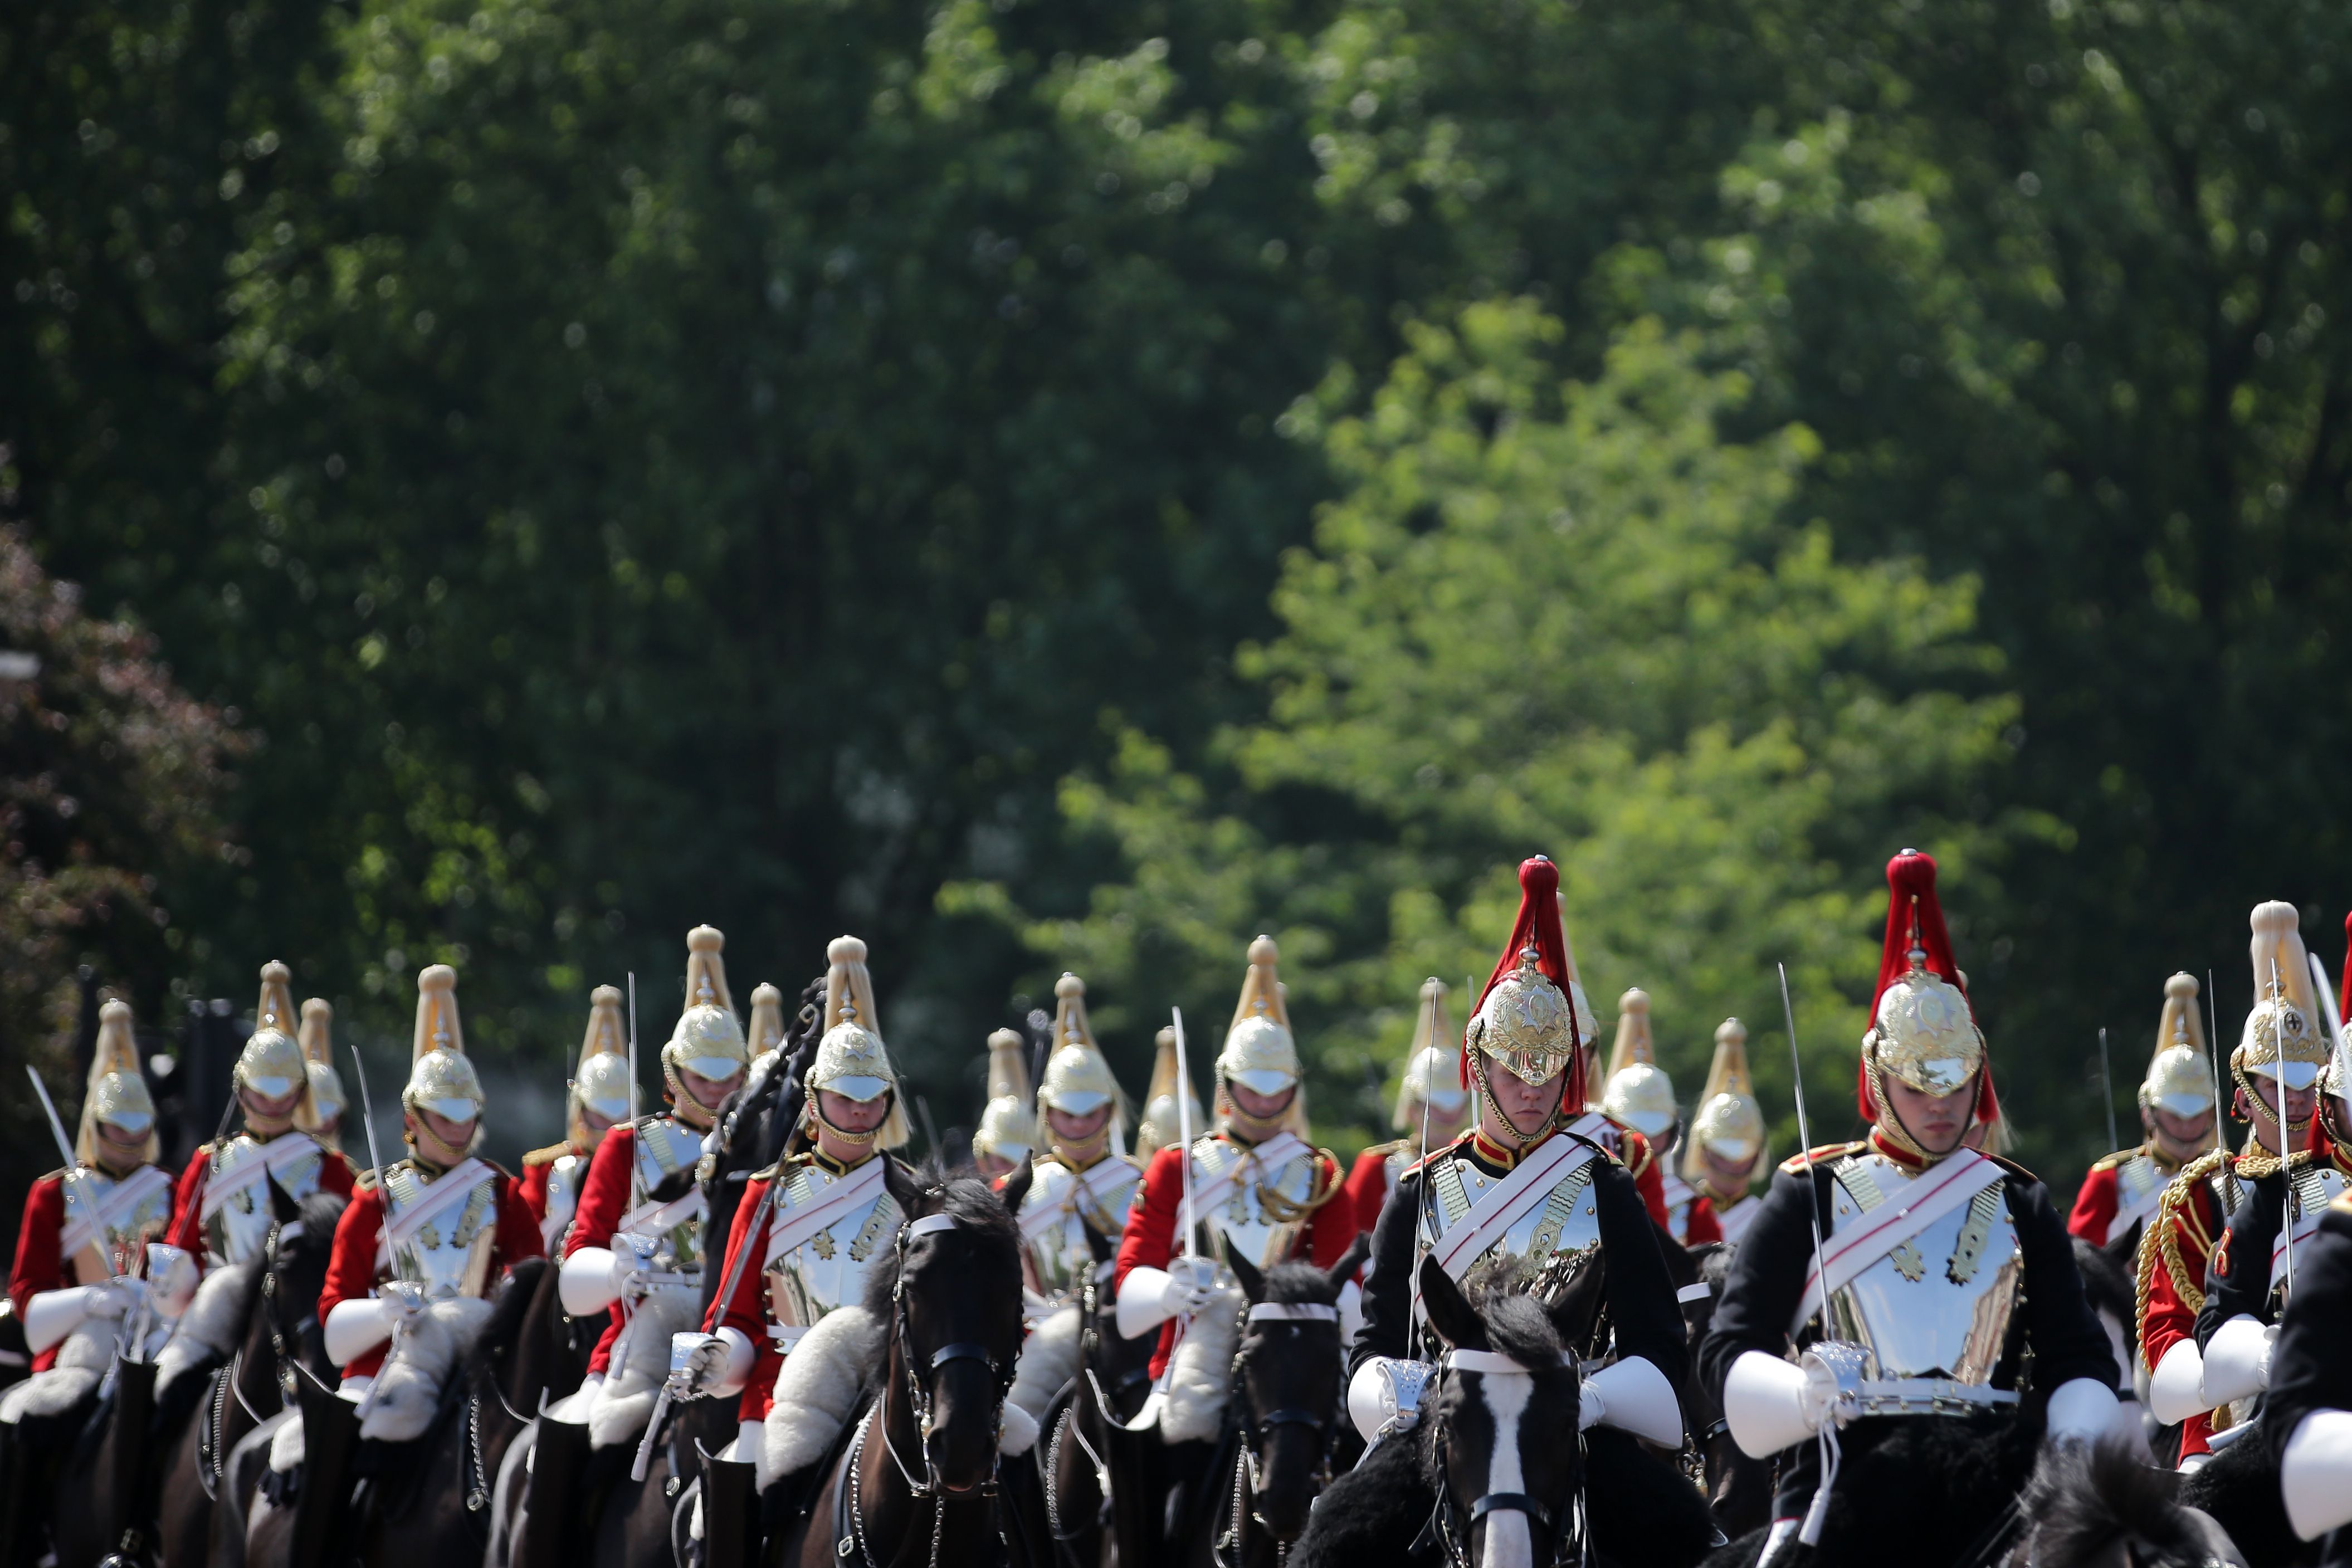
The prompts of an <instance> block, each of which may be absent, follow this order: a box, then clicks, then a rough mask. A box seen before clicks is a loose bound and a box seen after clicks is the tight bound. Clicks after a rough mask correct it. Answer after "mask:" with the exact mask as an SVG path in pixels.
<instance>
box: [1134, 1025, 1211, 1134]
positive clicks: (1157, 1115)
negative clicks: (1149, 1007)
mask: <svg viewBox="0 0 2352 1568" xmlns="http://www.w3.org/2000/svg"><path fill="white" fill-rule="evenodd" d="M1177 1076H1178V1074H1177V1071H1176V1030H1175V1026H1174V1025H1172V1024H1164V1025H1162V1026H1161V1027H1160V1033H1159V1035H1158V1037H1157V1042H1156V1044H1155V1046H1154V1049H1153V1052H1152V1058H1151V1085H1150V1089H1148V1090H1147V1091H1146V1092H1145V1093H1144V1096H1143V1120H1142V1121H1141V1122H1139V1124H1137V1125H1136V1129H1135V1152H1136V1155H1138V1157H1139V1158H1142V1159H1147V1160H1148V1159H1150V1157H1151V1156H1152V1155H1154V1154H1155V1153H1157V1152H1158V1151H1160V1149H1163V1148H1165V1147H1167V1146H1168V1145H1171V1144H1172V1143H1174V1142H1175V1141H1176V1138H1177V1134H1178V1133H1179V1132H1181V1129H1182V1127H1183V1125H1184V1124H1186V1123H1189V1124H1191V1126H1192V1135H1193V1136H1194V1137H1198V1136H1200V1135H1201V1134H1202V1133H1203V1132H1206V1131H1207V1130H1208V1126H1209V1118H1208V1114H1207V1113H1205V1112H1203V1111H1202V1109H1201V1096H1200V1094H1199V1092H1197V1091H1195V1090H1194V1089H1193V1087H1192V1084H1191V1083H1190V1082H1186V1083H1185V1084H1184V1085H1183V1089H1184V1115H1183V1118H1182V1119H1181V1120H1180V1119H1179V1117H1178V1115H1177V1113H1176V1089H1177V1083H1176V1080H1177Z"/></svg>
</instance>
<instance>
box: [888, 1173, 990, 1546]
mask: <svg viewBox="0 0 2352 1568" xmlns="http://www.w3.org/2000/svg"><path fill="white" fill-rule="evenodd" d="M962 1223H963V1222H962V1221H961V1220H960V1219H958V1218H956V1217H955V1216H954V1215H952V1214H946V1213H939V1214H927V1215H925V1216H923V1217H922V1218H920V1219H915V1220H909V1221H908V1223H907V1224H905V1225H902V1226H900V1227H899V1228H898V1239H897V1241H896V1242H895V1243H894V1244H893V1245H894V1247H895V1249H896V1250H897V1252H898V1278H897V1279H896V1280H894V1281H891V1285H890V1313H891V1318H890V1338H891V1341H892V1343H893V1346H894V1348H895V1350H896V1352H897V1354H898V1355H899V1356H900V1357H901V1358H904V1359H906V1360H907V1361H908V1366H909V1368H910V1369H911V1370H913V1371H914V1375H913V1376H911V1377H909V1378H908V1380H907V1404H908V1407H909V1408H910V1409H911V1410H912V1411H913V1412H914V1416H915V1424H916V1427H917V1430H918V1431H919V1433H920V1435H921V1440H922V1459H923V1479H921V1480H920V1481H918V1480H916V1479H915V1476H914V1472H913V1471H912V1470H911V1469H908V1466H907V1463H906V1461H905V1460H903V1459H901V1458H898V1446H897V1445H896V1444H894V1443H893V1442H891V1440H890V1426H889V1423H888V1422H887V1421H885V1422H884V1423H883V1424H882V1446H883V1447H884V1448H887V1449H888V1450H889V1453H890V1458H891V1460H892V1461H893V1462H894V1463H895V1464H897V1465H898V1473H899V1474H900V1475H901V1476H902V1477H904V1478H905V1479H906V1482H907V1486H908V1490H910V1491H912V1492H913V1493H914V1495H915V1496H916V1497H917V1498H919V1499H920V1498H927V1497H929V1496H931V1495H933V1494H934V1493H935V1492H942V1493H943V1489H942V1488H941V1487H940V1469H939V1466H938V1465H937V1464H936V1463H935V1462H934V1461H933V1460H932V1458H931V1385H932V1384H933V1382H934V1381H935V1380H936V1379H937V1378H938V1376H939V1375H940V1368H942V1367H944V1366H946V1365H947V1364H949V1363H950V1362H956V1361H977V1362H979V1363H981V1364H982V1365H984V1366H986V1367H987V1368H988V1376H989V1381H990V1382H991V1383H992V1384H994V1385H995V1387H996V1403H995V1405H994V1406H993V1407H992V1410H991V1411H990V1414H991V1415H992V1416H993V1417H994V1418H995V1424H996V1425H998V1426H1000V1427H1001V1426H1002V1425H1003V1420H1004V1397H1005V1396H1006V1395H1007V1394H1008V1393H1010V1392H1011V1391H1012V1387H1013V1369H1012V1368H1011V1367H1008V1366H1003V1365H1000V1364H998V1362H997V1359H996V1357H995V1356H994V1355H993V1354H990V1352H989V1348H988V1347H987V1346H986V1345H984V1344H980V1343H975V1342H972V1341H970V1340H959V1341H957V1342H955V1343H952V1344H943V1345H941V1346H940V1347H939V1348H938V1349H937V1350H935V1351H933V1352H931V1354H930V1355H929V1358H928V1359H927V1360H925V1361H924V1362H923V1363H922V1364H921V1365H920V1367H919V1368H917V1367H916V1365H915V1363H914V1361H913V1359H912V1358H911V1357H909V1356H908V1348H909V1347H910V1345H911V1344H912V1343H913V1341H912V1336H911V1329H910V1326H909V1323H908V1316H907V1243H908V1241H909V1240H911V1239H914V1238H916V1237H919V1236H929V1235H932V1234H935V1233H937V1232H940V1231H945V1230H954V1229H957V1228H960V1227H961V1225H962ZM996 1473H997V1466H996V1465H993V1464H992V1465H991V1466H990V1468H989V1472H988V1479H987V1480H986V1481H985V1482H984V1483H982V1486H981V1487H980V1489H979V1490H978V1491H976V1492H975V1493H974V1494H973V1495H974V1496H981V1497H994V1496H995V1495H996Z"/></svg>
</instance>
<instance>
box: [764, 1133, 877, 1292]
mask: <svg viewBox="0 0 2352 1568" xmlns="http://www.w3.org/2000/svg"><path fill="white" fill-rule="evenodd" d="M889 1157H890V1156H889V1155H873V1156H871V1157H869V1158H868V1159H867V1160H866V1163H865V1164H864V1165H862V1166H858V1167H857V1168H856V1170H854V1171H851V1172H850V1173H849V1174H848V1175H847V1176H843V1177H842V1178H841V1179H840V1180H839V1181H836V1182H835V1183H834V1184H833V1185H832V1186H829V1187H826V1188H825V1189H824V1192H823V1193H822V1194H821V1195H819V1196H818V1197H815V1198H814V1199H813V1200H812V1201H810V1202H808V1203H805V1204H803V1205H801V1206H800V1207H795V1208H788V1209H785V1210H784V1211H783V1212H782V1214H779V1215H778V1216H777V1217H776V1218H774V1219H773V1220H772V1221H771V1222H770V1224H769V1228H768V1247H767V1252H766V1255H765V1257H764V1258H763V1259H762V1260H761V1267H762V1268H764V1267H765V1266H766V1265H767V1264H769V1263H772V1262H774V1261H775V1260H777V1259H779V1258H781V1257H782V1256H783V1255H784V1254H785V1253H787V1252H790V1251H791V1250H793V1249H794V1248H796V1247H798V1246H800V1245H801V1244H802V1243H803V1242H804V1241H806V1240H808V1239H810V1238H811V1237H813V1236H814V1235H815V1234H816V1233H817V1232H818V1231H820V1230H823V1229H824V1228H826V1227H827V1226H829V1225H832V1224H833V1223H834V1222H835V1220H837V1219H840V1218H842V1217H843V1216H845V1215H847V1214H849V1213H851V1212H853V1211H854V1210H856V1207H857V1206H858V1205H860V1204H862V1203H865V1202H866V1201H867V1200H869V1199H871V1198H872V1197H874V1196H875V1195H876V1194H877V1193H879V1192H880V1191H881V1190H882V1166H883V1162H884V1161H885V1160H887V1159H888V1158H889ZM776 1179H777V1180H779V1181H782V1179H783V1177H782V1176H778V1177H777V1178H776Z"/></svg>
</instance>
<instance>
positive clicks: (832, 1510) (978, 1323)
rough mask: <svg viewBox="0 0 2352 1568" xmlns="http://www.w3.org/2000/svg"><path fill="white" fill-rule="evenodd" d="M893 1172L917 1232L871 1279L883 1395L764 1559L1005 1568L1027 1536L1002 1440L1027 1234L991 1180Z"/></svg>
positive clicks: (892, 1185) (856, 1566)
mask: <svg viewBox="0 0 2352 1568" xmlns="http://www.w3.org/2000/svg"><path fill="white" fill-rule="evenodd" d="M884 1173H885V1181H886V1185H887V1190H888V1191H889V1194H890V1197H892V1199H893V1200H895V1201H896V1202H897V1204H898V1207H899V1210H900V1212H901V1213H902V1214H904V1215H905V1217H906V1223H905V1224H904V1225H903V1226H902V1227H901V1228H899V1230H898V1239H897V1240H896V1241H895V1242H894V1243H893V1245H892V1248H891V1250H890V1252H889V1254H888V1255H887V1257H886V1258H883V1259H880V1260H877V1267H876V1268H875V1269H874V1270H873V1271H872V1272H871V1274H870V1275H869V1276H868V1278H867V1281H866V1310H867V1311H868V1312H871V1313H872V1314H874V1317H875V1319H876V1321H877V1322H879V1323H880V1324H882V1325H883V1326H884V1330H885V1333H884V1341H883V1351H882V1356H883V1364H882V1367H881V1369H880V1373H879V1382H880V1392H879V1393H878V1394H877V1396H876V1397H875V1398H874V1399H873V1401H872V1402H871V1403H870V1404H868V1405H867V1406H866V1409H865V1411H864V1413H863V1414H862V1415H860V1416H858V1418H857V1420H856V1424H855V1427H854V1429H853V1430H852V1431H851V1432H850V1433H849V1434H848V1438H847V1442H846V1443H845V1445H840V1446H839V1447H838V1453H837V1456H836V1457H835V1458H832V1459H831V1460H830V1461H829V1462H828V1464H827V1467H826V1471H825V1475H824V1480H823V1481H822V1483H820V1485H819V1486H818V1488H817V1490H816V1493H815V1496H814V1499H813V1500H812V1502H811V1505H810V1507H809V1510H808V1511H807V1513H806V1514H805V1515H804V1516H803V1517H802V1518H799V1519H796V1520H793V1521H787V1522H786V1524H785V1525H784V1527H783V1530H782V1532H781V1538H780V1539H779V1540H777V1541H776V1542H772V1552H771V1553H770V1554H769V1556H768V1557H767V1559H766V1561H768V1562H770V1563H780V1564H784V1565H786V1568H792V1565H797V1568H967V1565H971V1568H981V1565H987V1568H994V1565H996V1564H1001V1563H1003V1562H1005V1560H1006V1548H1005V1541H1004V1537H1005V1533H1006V1531H1008V1530H1013V1529H1017V1521H1016V1519H1015V1516H1014V1514H1013V1511H1012V1510H1011V1509H1009V1508H1007V1507H1005V1506H1004V1500H1003V1496H1002V1490H1003V1489H1002V1488H1001V1487H1000V1486H999V1485H998V1473H999V1464H998V1441H999V1435H1000V1427H1001V1423H1002V1421H1003V1410H1004V1399H1005V1394H1006V1392H1007V1390H1008V1389H1009V1388H1010V1387H1011V1386H1012V1382H1013V1364H1014V1362H1015V1360H1016V1359H1017V1358H1018V1356H1019V1355H1020V1353H1021V1343H1022V1322H1021V1233H1020V1231H1019V1229H1018V1228H1016V1227H1015V1226H1014V1224H1013V1216H1012V1213H1011V1211H1010V1210H1009V1209H1007V1208H1006V1207H1005V1206H1004V1204H1003V1200H1002V1199H1001V1198H999V1197H998V1196H997V1195H996V1194H995V1193H993V1192H992V1191H990V1190H989V1188H988V1186H987V1185H986V1184H985V1183H982V1182H981V1181H978V1180H975V1179H972V1178H971V1177H956V1178H950V1177H948V1176H944V1175H943V1174H942V1173H941V1172H940V1169H939V1167H938V1166H935V1165H932V1166H925V1167H924V1168H923V1169H922V1170H921V1171H920V1172H915V1173H910V1172H908V1171H907V1170H906V1169H904V1168H903V1167H902V1166H899V1165H898V1164H897V1162H895V1161H893V1162H892V1163H891V1164H890V1165H888V1166H886V1167H884ZM1020 1551H1021V1554H1022V1555H1024V1557H1025V1556H1028V1555H1030V1553H1029V1552H1028V1549H1027V1547H1026V1545H1025V1544H1024V1546H1023V1547H1022V1548H1021V1549H1020Z"/></svg>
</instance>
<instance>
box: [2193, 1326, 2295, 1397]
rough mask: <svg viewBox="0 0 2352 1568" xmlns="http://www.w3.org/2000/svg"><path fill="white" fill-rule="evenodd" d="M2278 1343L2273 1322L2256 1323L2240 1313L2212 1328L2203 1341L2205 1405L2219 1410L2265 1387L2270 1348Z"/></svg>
mask: <svg viewBox="0 0 2352 1568" xmlns="http://www.w3.org/2000/svg"><path fill="white" fill-rule="evenodd" d="M2276 1343H2278V1326H2277V1325H2276V1324H2275V1323H2273V1324H2268V1325H2265V1324H2263V1323H2259V1322H2255V1321H2254V1320H2253V1319H2252V1318H2251V1317H2248V1316H2247V1315H2246V1314H2245V1313H2243V1312H2241V1313H2239V1314H2238V1315H2237V1316H2236V1317H2234V1318H2231V1320H2230V1321H2229V1322H2226V1323H2223V1324H2222V1325H2221V1327H2220V1328H2218V1329H2215V1330H2214V1331H2213V1337H2212V1338H2211V1339H2210V1340H2207V1341H2206V1342H2205V1399H2206V1402H2207V1403H2206V1408H2208V1409H2218V1408H2220V1407H2221V1406H2224V1405H2227V1404H2229V1403H2230V1402H2231V1401H2232V1400H2237V1399H2243V1398H2245V1397H2246V1396H2248V1395H2250V1394H2260V1393H2261V1392H2262V1391H2263V1390H2264V1389H2266V1388H2268V1387H2269V1386H2270V1385H2271V1347H2272V1346H2273V1345H2274V1344H2276Z"/></svg>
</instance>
